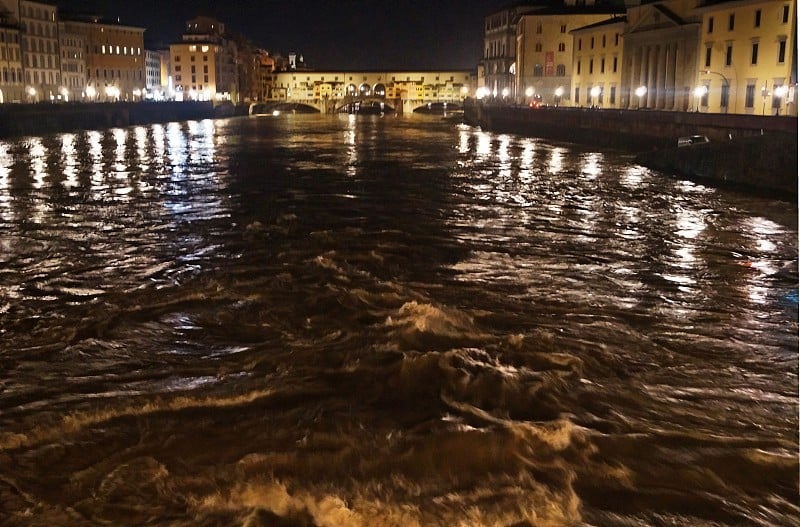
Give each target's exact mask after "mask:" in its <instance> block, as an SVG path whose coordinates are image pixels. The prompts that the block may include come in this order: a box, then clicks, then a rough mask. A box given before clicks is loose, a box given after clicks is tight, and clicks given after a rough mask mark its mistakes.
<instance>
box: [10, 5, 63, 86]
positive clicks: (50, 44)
mask: <svg viewBox="0 0 800 527" xmlns="http://www.w3.org/2000/svg"><path fill="white" fill-rule="evenodd" d="M11 3H12V4H13V3H14V2H11ZM7 4H8V2H7ZM17 13H18V17H19V21H20V26H21V27H22V63H23V72H24V75H25V91H26V99H27V100H28V101H29V102H39V101H53V100H55V99H56V97H57V96H58V94H59V92H60V91H61V61H60V57H59V42H58V9H57V8H56V6H54V5H50V4H46V3H42V2H33V1H31V0H19V2H18V3H17Z"/></svg>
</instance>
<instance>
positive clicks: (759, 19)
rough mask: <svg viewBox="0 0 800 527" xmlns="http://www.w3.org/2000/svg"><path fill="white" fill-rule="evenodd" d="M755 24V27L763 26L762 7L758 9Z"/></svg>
mask: <svg viewBox="0 0 800 527" xmlns="http://www.w3.org/2000/svg"><path fill="white" fill-rule="evenodd" d="M753 25H754V26H755V27H761V10H760V9H756V20H755V24H753Z"/></svg>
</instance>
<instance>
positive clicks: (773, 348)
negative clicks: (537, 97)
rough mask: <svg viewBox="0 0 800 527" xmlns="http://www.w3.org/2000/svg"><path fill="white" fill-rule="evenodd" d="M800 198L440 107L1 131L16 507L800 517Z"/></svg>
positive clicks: (519, 526)
mask: <svg viewBox="0 0 800 527" xmlns="http://www.w3.org/2000/svg"><path fill="white" fill-rule="evenodd" d="M797 218H798V212H797V205H796V204H795V203H786V202H781V201H773V200H769V199H764V198H757V197H751V196H747V195H745V194H742V193H739V192H735V191H732V190H725V189H715V188H711V187H707V186H703V185H701V184H697V183H692V182H689V181H684V180H680V179H674V178H670V177H665V176H664V175H662V174H659V173H656V172H652V171H650V170H648V169H645V168H642V167H640V166H637V165H635V164H633V162H632V157H631V156H629V155H627V154H623V153H620V152H617V151H613V150H599V149H593V148H591V147H587V146H576V145H572V144H566V143H553V142H548V141H545V140H540V139H535V138H526V137H520V136H514V135H503V134H494V133H487V132H483V131H481V130H480V129H475V128H470V127H466V126H463V125H455V124H452V123H448V122H444V121H441V120H439V119H436V118H432V117H425V118H422V117H412V116H406V117H399V118H398V117H388V116H387V117H378V116H374V117H353V116H349V117H348V116H308V115H294V116H291V115H290V116H278V117H274V118H272V117H270V118H252V119H247V118H243V119H241V118H240V119H231V120H219V121H211V120H209V121H202V122H189V123H172V124H166V125H152V126H143V127H132V128H127V129H114V130H108V131H89V132H79V133H74V134H60V135H52V136H46V137H26V138H20V139H17V140H6V141H4V142H0V525H2V526H3V527H5V526H14V527H16V526H26V527H27V526H48V527H52V526H68V527H76V526H77V527H81V526H95V525H169V526H186V527H189V526H192V527H196V526H209V527H212V526H213V527H216V526H248V527H255V526H306V527H309V526H318V527H353V526H358V527H362V526H363V527H381V526H397V527H457V526H463V527H489V526H491V527H509V526H516V527H528V526H535V527H558V526H598V527H605V526H610V527H634V526H635V527H645V526H701V527H702V526H708V527H711V526H714V527H722V526H725V527H733V526H737V527H739V526H765V527H766V526H771V527H772V526H789V525H797V524H798V522H800V508H798V505H797V499H798V269H797V261H798V231H797Z"/></svg>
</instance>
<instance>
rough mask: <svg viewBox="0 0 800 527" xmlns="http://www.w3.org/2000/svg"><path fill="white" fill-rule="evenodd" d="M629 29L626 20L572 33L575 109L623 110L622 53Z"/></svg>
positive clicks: (617, 19) (614, 20)
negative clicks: (626, 30) (625, 34)
mask: <svg viewBox="0 0 800 527" xmlns="http://www.w3.org/2000/svg"><path fill="white" fill-rule="evenodd" d="M626 25H627V19H626V18H625V17H615V18H610V19H608V20H604V21H602V22H598V23H596V24H592V25H589V26H584V27H582V28H578V29H575V30H573V31H571V32H570V33H571V34H572V37H573V46H572V48H573V58H572V64H573V72H572V102H573V104H574V105H576V106H597V107H599V108H620V107H621V105H622V100H623V98H622V92H621V86H622V66H623V60H622V59H623V57H622V49H623V35H624V33H625V28H626Z"/></svg>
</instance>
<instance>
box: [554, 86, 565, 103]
mask: <svg viewBox="0 0 800 527" xmlns="http://www.w3.org/2000/svg"><path fill="white" fill-rule="evenodd" d="M555 95H556V106H558V105H559V104H561V97H562V96H563V95H564V88H562V87H561V86H559V87H558V88H556V91H555Z"/></svg>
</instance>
